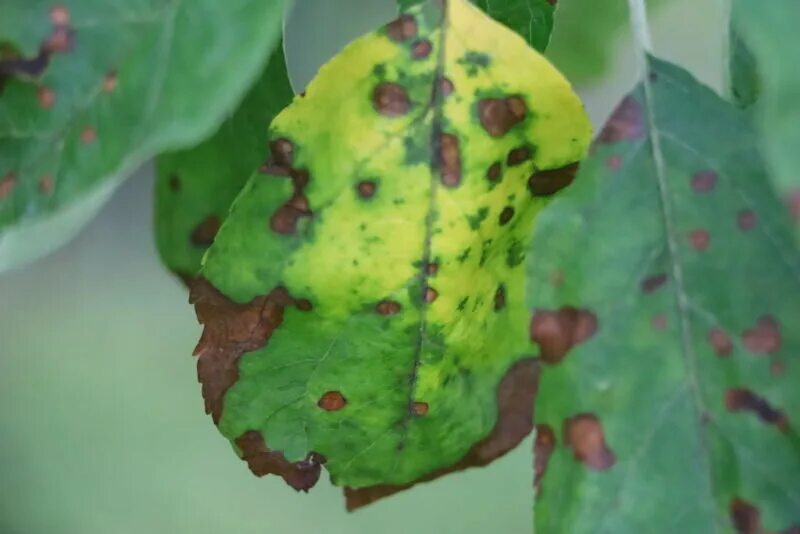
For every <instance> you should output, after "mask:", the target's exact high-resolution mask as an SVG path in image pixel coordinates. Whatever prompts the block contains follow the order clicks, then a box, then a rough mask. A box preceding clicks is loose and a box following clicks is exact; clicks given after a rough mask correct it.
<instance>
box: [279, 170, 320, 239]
mask: <svg viewBox="0 0 800 534" xmlns="http://www.w3.org/2000/svg"><path fill="white" fill-rule="evenodd" d="M289 175H290V176H291V179H292V185H293V187H294V192H293V193H292V196H291V198H289V200H287V201H286V203H284V204H283V205H282V206H281V207H279V208H278V209H277V210H275V213H273V214H272V216H271V217H270V219H269V227H270V228H271V229H272V230H273V231H274V232H277V233H279V234H283V235H292V234H294V233H296V232H297V223H298V221H299V220H300V218H302V217H310V216H311V208H310V207H309V204H308V199H307V198H306V196H305V194H304V193H303V190H304V189H305V187H306V185H308V181H309V179H310V178H309V174H308V171H306V170H303V169H300V170H296V169H289Z"/></svg>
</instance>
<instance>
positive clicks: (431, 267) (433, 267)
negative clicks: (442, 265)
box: [425, 261, 439, 276]
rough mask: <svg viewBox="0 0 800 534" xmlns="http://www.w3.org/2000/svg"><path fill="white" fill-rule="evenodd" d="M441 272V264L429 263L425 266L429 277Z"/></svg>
mask: <svg viewBox="0 0 800 534" xmlns="http://www.w3.org/2000/svg"><path fill="white" fill-rule="evenodd" d="M438 272H439V264H438V263H436V262H433V261H429V262H428V264H427V265H426V266H425V274H426V275H428V276H436V273H438Z"/></svg>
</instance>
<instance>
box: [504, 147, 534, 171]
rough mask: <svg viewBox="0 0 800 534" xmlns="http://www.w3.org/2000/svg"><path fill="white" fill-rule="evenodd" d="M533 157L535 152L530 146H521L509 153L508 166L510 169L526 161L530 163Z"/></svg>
mask: <svg viewBox="0 0 800 534" xmlns="http://www.w3.org/2000/svg"><path fill="white" fill-rule="evenodd" d="M532 157H533V150H531V148H530V147H528V146H520V147H517V148H514V149H512V150H511V151H510V152H509V153H508V157H507V158H506V165H508V166H509V167H515V166H517V165H521V164H523V163H525V162H526V161H530V159H531V158H532Z"/></svg>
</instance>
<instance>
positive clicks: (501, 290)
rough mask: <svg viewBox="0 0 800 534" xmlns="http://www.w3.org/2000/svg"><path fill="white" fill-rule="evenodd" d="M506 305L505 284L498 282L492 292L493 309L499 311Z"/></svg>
mask: <svg viewBox="0 0 800 534" xmlns="http://www.w3.org/2000/svg"><path fill="white" fill-rule="evenodd" d="M505 307H506V285H505V284H500V285H498V286H497V290H496V291H495V292H494V310H495V311H500V310H502V309H503V308H505Z"/></svg>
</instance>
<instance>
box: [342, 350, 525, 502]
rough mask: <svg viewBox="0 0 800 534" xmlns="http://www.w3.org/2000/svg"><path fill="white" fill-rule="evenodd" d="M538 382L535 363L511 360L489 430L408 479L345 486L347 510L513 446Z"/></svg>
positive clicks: (520, 437)
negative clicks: (450, 460) (448, 461)
mask: <svg viewBox="0 0 800 534" xmlns="http://www.w3.org/2000/svg"><path fill="white" fill-rule="evenodd" d="M538 383H539V366H538V364H537V362H536V360H535V359H533V358H528V359H524V360H521V361H519V362H517V363H515V364H514V365H513V366H512V367H511V368H510V369H509V370H508V372H507V373H506V375H505V376H504V377H503V379H502V381H501V382H500V384H499V386H498V388H497V410H498V413H497V422H496V423H495V425H494V428H493V429H492V432H491V433H490V434H489V436H487V437H486V438H484V439H483V440H481V441H479V442H478V443H476V444H475V445H473V446H472V448H471V449H470V450H469V452H468V453H467V454H466V455H465V456H464V457H463V458H462V459H461V460H459V461H458V462H456V463H455V464H453V465H451V466H449V467H442V468H439V469H436V470H435V471H433V472H431V473H429V474H427V475H425V476H423V477H420V478H419V479H417V480H415V481H413V482H409V483H408V484H401V485H390V484H381V485H377V486H370V487H367V488H359V489H356V488H345V489H344V494H345V499H346V503H347V509H348V510H349V511H353V510H356V509H358V508H361V507H363V506H367V505H368V504H371V503H373V502H375V501H378V500H380V499H382V498H384V497H388V496H389V495H393V494H395V493H398V492H400V491H403V490H406V489H408V488H411V487H413V486H415V485H417V484H420V483H422V482H428V481H431V480H434V479H437V478H440V477H442V476H445V475H448V474H450V473H454V472H457V471H463V470H464V469H469V468H471V467H483V466H486V465H488V464H490V463H491V462H493V461H494V460H496V459H497V458H500V457H501V456H503V455H504V454H506V453H507V452H508V451H510V450H512V449H514V448H515V447H516V446H517V445H519V443H520V442H521V441H522V440H523V439H525V437H526V436H527V435H528V434H530V433H531V431H532V430H533V404H534V403H533V401H534V398H535V397H536V391H537V387H538Z"/></svg>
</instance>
